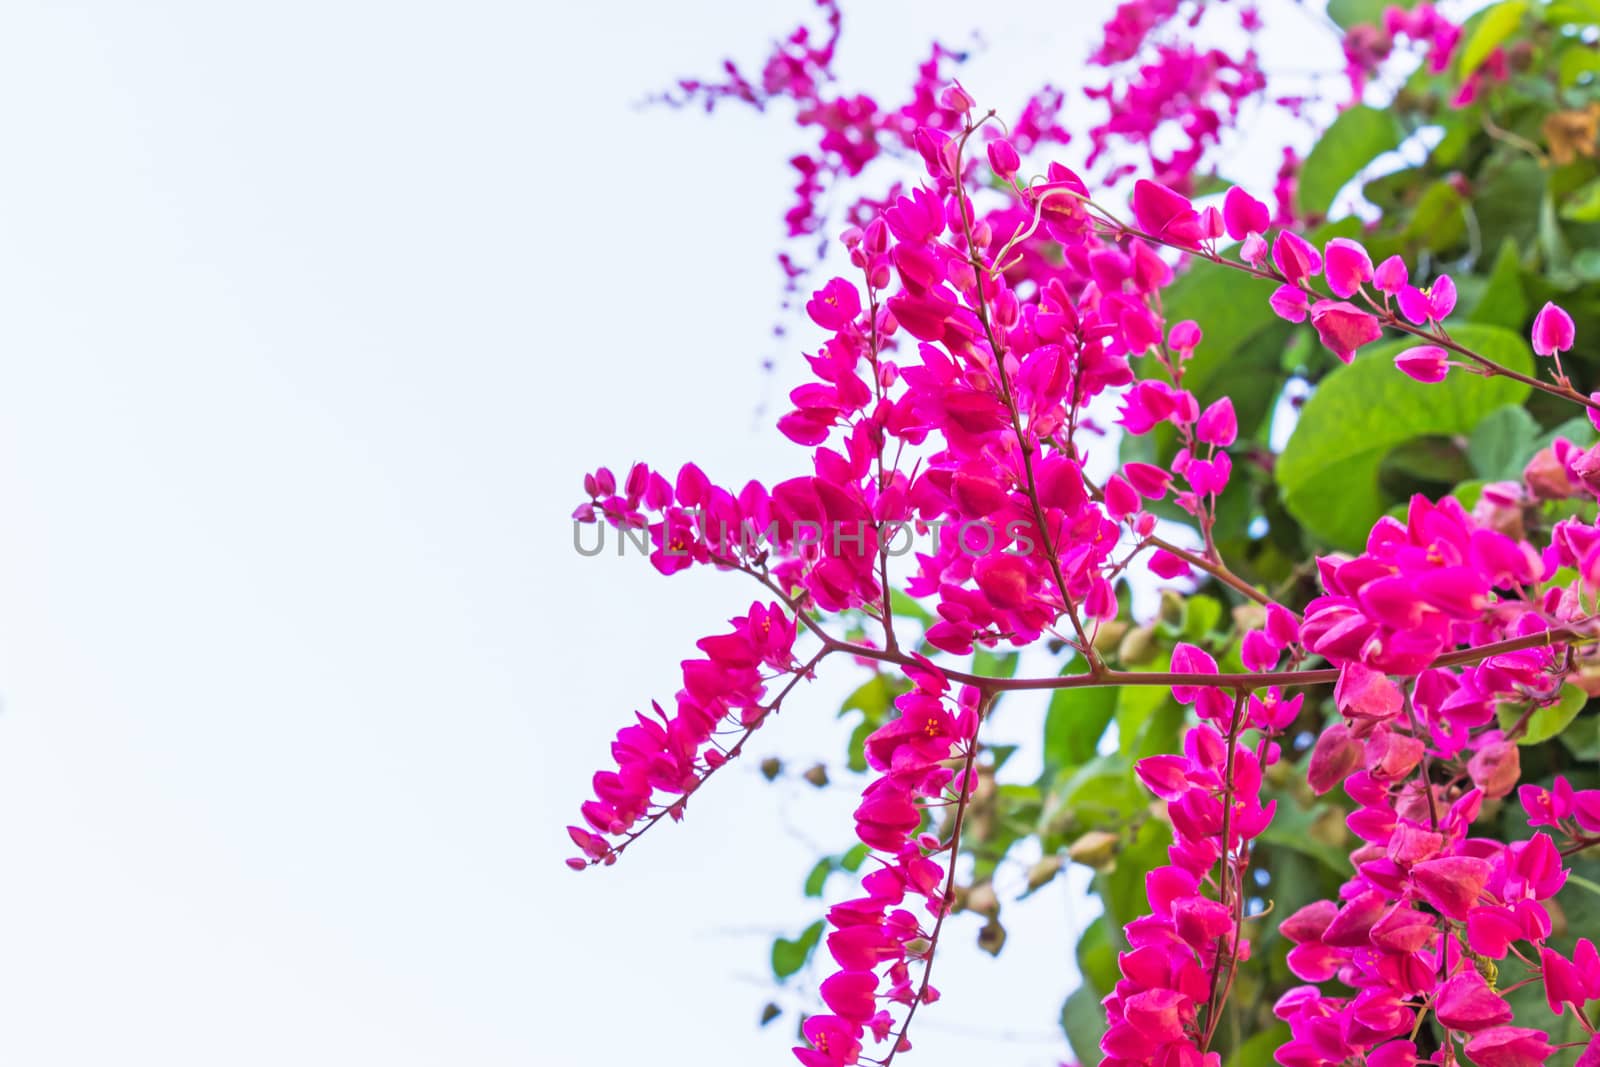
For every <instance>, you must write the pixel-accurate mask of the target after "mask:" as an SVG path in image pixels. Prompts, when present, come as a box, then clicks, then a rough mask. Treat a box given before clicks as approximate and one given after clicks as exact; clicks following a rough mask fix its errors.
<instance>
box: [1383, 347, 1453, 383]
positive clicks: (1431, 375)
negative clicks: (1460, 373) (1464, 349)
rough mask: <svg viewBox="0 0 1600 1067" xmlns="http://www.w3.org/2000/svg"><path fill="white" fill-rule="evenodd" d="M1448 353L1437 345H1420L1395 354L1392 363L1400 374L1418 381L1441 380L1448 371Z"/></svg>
mask: <svg viewBox="0 0 1600 1067" xmlns="http://www.w3.org/2000/svg"><path fill="white" fill-rule="evenodd" d="M1449 355H1450V354H1449V353H1448V352H1446V351H1445V350H1444V349H1442V348H1440V347H1439V346H1438V345H1420V346H1418V347H1417V348H1408V349H1406V350H1405V351H1404V352H1402V353H1400V354H1399V355H1398V356H1395V357H1394V365H1395V366H1396V367H1399V368H1400V371H1401V373H1402V374H1405V375H1406V376H1407V377H1409V378H1415V379H1416V380H1417V381H1419V382H1430V383H1431V382H1442V381H1444V376H1445V375H1446V374H1448V373H1449V372H1450V359H1449Z"/></svg>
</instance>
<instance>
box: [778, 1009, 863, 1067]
mask: <svg viewBox="0 0 1600 1067" xmlns="http://www.w3.org/2000/svg"><path fill="white" fill-rule="evenodd" d="M801 1031H802V1032H803V1033H804V1034H805V1038H806V1040H807V1041H809V1042H811V1047H810V1048H805V1047H799V1048H796V1049H795V1050H794V1054H795V1056H796V1058H798V1059H799V1060H800V1062H801V1063H803V1064H805V1067H844V1065H846V1064H853V1063H855V1062H856V1060H857V1058H858V1057H859V1056H860V1055H861V1027H860V1026H858V1025H855V1024H852V1023H848V1022H845V1021H844V1020H843V1019H841V1018H838V1017H837V1016H834V1015H813V1016H811V1017H810V1018H808V1019H806V1021H805V1024H804V1025H803V1026H802V1027H801Z"/></svg>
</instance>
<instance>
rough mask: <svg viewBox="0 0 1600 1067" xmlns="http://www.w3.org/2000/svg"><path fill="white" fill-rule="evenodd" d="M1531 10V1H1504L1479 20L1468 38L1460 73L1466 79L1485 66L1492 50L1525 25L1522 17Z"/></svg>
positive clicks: (1458, 62) (1459, 64)
mask: <svg viewBox="0 0 1600 1067" xmlns="http://www.w3.org/2000/svg"><path fill="white" fill-rule="evenodd" d="M1527 13H1528V0H1502V2H1501V3H1498V4H1496V5H1494V6H1493V7H1491V8H1489V9H1488V10H1487V11H1485V12H1483V14H1482V15H1481V16H1480V17H1479V19H1478V25H1477V27H1476V28H1475V29H1474V30H1473V31H1472V33H1471V35H1470V36H1469V37H1468V38H1467V44H1466V47H1465V48H1463V49H1462V50H1461V58H1460V59H1459V60H1458V61H1457V63H1456V73H1457V75H1458V76H1460V77H1462V78H1465V77H1467V76H1468V75H1470V74H1471V73H1472V72H1473V71H1475V70H1477V69H1478V68H1479V67H1480V66H1482V65H1483V61H1484V60H1486V59H1488V58H1489V53H1490V52H1493V51H1494V50H1495V49H1496V48H1499V47H1500V45H1501V43H1502V42H1503V41H1504V40H1505V39H1506V38H1507V37H1510V36H1511V35H1512V34H1513V33H1515V32H1516V31H1517V27H1519V26H1521V25H1522V16H1523V15H1526V14H1527Z"/></svg>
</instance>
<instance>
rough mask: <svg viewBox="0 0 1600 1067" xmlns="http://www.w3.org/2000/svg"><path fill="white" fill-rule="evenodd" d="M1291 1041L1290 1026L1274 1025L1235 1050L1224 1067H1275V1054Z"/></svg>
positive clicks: (1284, 1024) (1251, 1037) (1286, 1024)
mask: <svg viewBox="0 0 1600 1067" xmlns="http://www.w3.org/2000/svg"><path fill="white" fill-rule="evenodd" d="M1288 1041H1289V1024H1288V1023H1273V1024H1272V1025H1271V1026H1269V1027H1267V1028H1266V1029H1265V1030H1262V1031H1260V1032H1259V1033H1256V1034H1252V1035H1251V1036H1250V1037H1249V1038H1248V1039H1247V1040H1246V1041H1245V1042H1244V1043H1243V1044H1241V1045H1240V1046H1239V1047H1238V1048H1236V1049H1234V1050H1233V1053H1232V1055H1230V1056H1229V1057H1228V1059H1227V1062H1226V1063H1225V1064H1224V1067H1274V1065H1275V1064H1276V1063H1277V1060H1275V1059H1274V1058H1273V1055H1272V1054H1273V1053H1274V1052H1276V1051H1278V1049H1280V1048H1282V1047H1283V1046H1284V1045H1285V1044H1286V1043H1288Z"/></svg>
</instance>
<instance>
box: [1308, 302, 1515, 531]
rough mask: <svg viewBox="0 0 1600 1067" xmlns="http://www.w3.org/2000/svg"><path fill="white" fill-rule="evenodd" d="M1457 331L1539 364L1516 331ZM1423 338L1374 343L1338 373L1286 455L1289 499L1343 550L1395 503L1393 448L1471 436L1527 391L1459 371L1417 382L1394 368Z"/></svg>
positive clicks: (1488, 350)
mask: <svg viewBox="0 0 1600 1067" xmlns="http://www.w3.org/2000/svg"><path fill="white" fill-rule="evenodd" d="M1454 336H1455V339H1456V340H1457V341H1459V342H1460V343H1461V344H1463V345H1465V346H1466V347H1468V348H1470V349H1472V350H1473V351H1475V352H1478V353H1480V354H1481V355H1483V356H1484V357H1486V358H1488V359H1492V360H1494V361H1495V362H1497V363H1499V364H1500V365H1502V366H1505V367H1508V368H1510V369H1512V370H1516V371H1520V372H1522V373H1524V374H1527V373H1530V372H1531V371H1532V370H1533V352H1532V351H1531V350H1530V349H1529V348H1528V345H1527V343H1526V342H1524V341H1523V340H1522V338H1521V337H1519V336H1517V335H1516V334H1514V333H1511V332H1510V331H1509V330H1503V329H1500V328H1499V327H1495V326H1478V325H1465V326H1460V327H1457V328H1456V329H1455V331H1454ZM1416 343H1417V342H1415V341H1413V340H1403V341H1394V342H1390V343H1388V344H1382V345H1374V346H1372V347H1371V348H1369V349H1367V350H1366V351H1364V352H1363V353H1361V354H1360V355H1359V356H1358V357H1357V358H1356V360H1355V362H1353V363H1351V364H1350V365H1349V366H1347V367H1340V368H1338V369H1336V370H1335V371H1333V373H1331V374H1329V375H1328V376H1327V377H1326V378H1325V379H1323V381H1322V384H1321V385H1320V386H1319V387H1318V388H1317V391H1316V392H1315V393H1313V394H1312V396H1311V399H1310V400H1308V401H1307V402H1306V406H1305V408H1304V410H1303V411H1302V412H1301V414H1300V422H1299V424H1298V425H1297V426H1296V427H1295V432H1294V435H1293V436H1292V437H1290V438H1289V443H1288V445H1287V446H1286V447H1285V448H1284V450H1283V455H1282V456H1281V457H1279V460H1278V464H1277V469H1276V477H1277V480H1278V487H1279V489H1280V491H1281V492H1282V495H1283V502H1284V506H1285V507H1286V508H1287V509H1288V510H1289V513H1290V514H1291V515H1293V516H1294V517H1295V518H1297V519H1299V520H1300V523H1301V525H1303V526H1304V527H1306V528H1307V529H1308V530H1310V531H1311V532H1312V533H1314V534H1316V535H1317V536H1318V537H1320V538H1321V539H1323V540H1324V541H1326V542H1328V543H1329V544H1331V545H1333V546H1335V547H1337V548H1345V549H1352V550H1358V549H1359V548H1360V547H1361V545H1362V544H1364V543H1365V542H1366V536H1367V532H1368V531H1369V530H1370V529H1371V527H1372V524H1373V522H1375V521H1376V520H1377V519H1378V518H1379V517H1380V516H1382V515H1383V513H1384V511H1385V509H1386V508H1387V507H1388V506H1389V503H1390V501H1388V500H1386V499H1385V497H1384V495H1383V492H1382V489H1381V487H1380V486H1379V483H1378V470H1379V467H1380V466H1381V464H1382V463H1383V460H1384V458H1385V457H1386V456H1387V455H1388V454H1389V453H1390V452H1392V451H1393V450H1394V449H1395V448H1397V447H1398V446H1400V445H1402V444H1404V443H1406V442H1407V441H1409V440H1411V439H1412V438H1415V437H1422V436H1425V435H1429V434H1439V435H1445V436H1454V435H1465V434H1470V433H1471V432H1472V431H1473V429H1474V428H1475V427H1476V426H1477V425H1478V423H1479V422H1480V421H1481V420H1482V419H1483V418H1484V417H1485V416H1486V415H1488V414H1489V413H1490V412H1492V411H1494V410H1495V409H1496V408H1499V407H1503V406H1504V405H1506V404H1515V403H1519V402H1520V401H1521V400H1522V399H1523V398H1525V397H1526V396H1527V395H1528V392H1529V389H1528V386H1526V385H1524V384H1522V383H1520V382H1516V381H1513V380H1511V379H1509V378H1504V377H1497V378H1488V379H1485V378H1480V377H1477V376H1476V375H1471V374H1467V373H1465V372H1464V371H1462V370H1459V369H1458V370H1455V371H1453V372H1452V373H1451V374H1450V376H1449V377H1448V378H1446V379H1445V380H1444V381H1442V382H1438V383H1436V384H1433V385H1428V384H1425V383H1423V382H1417V381H1413V380H1412V379H1410V378H1408V377H1406V376H1405V375H1404V374H1402V373H1401V372H1400V371H1399V370H1398V369H1396V368H1395V366H1394V357H1395V356H1396V355H1398V354H1399V353H1401V352H1403V351H1405V350H1406V349H1407V348H1411V347H1414V346H1415V345H1416Z"/></svg>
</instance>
